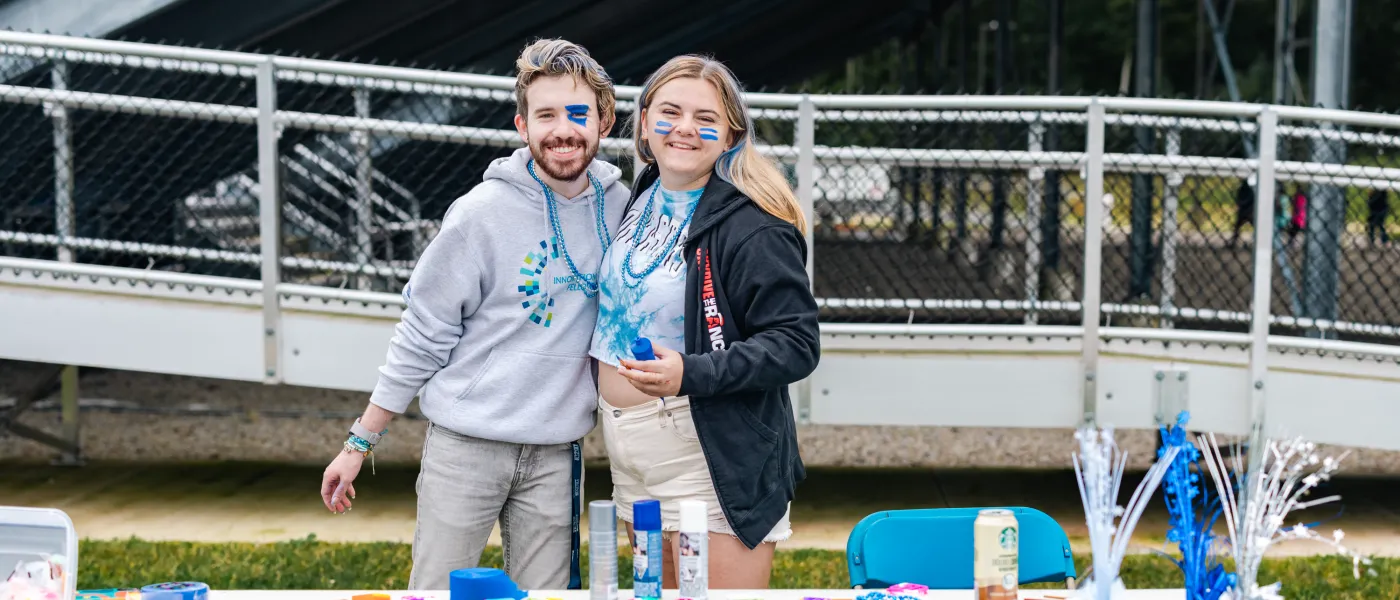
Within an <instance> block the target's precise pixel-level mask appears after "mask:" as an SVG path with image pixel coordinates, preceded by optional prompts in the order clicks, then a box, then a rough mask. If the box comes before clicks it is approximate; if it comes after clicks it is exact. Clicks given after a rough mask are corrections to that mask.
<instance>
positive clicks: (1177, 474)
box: [1157, 411, 1235, 600]
mask: <svg viewBox="0 0 1400 600" xmlns="http://www.w3.org/2000/svg"><path fill="white" fill-rule="evenodd" d="M1190 419H1191V415H1190V413H1188V412H1186V411H1182V412H1181V414H1179V415H1177V417H1176V424H1175V425H1174V426H1173V425H1163V426H1162V427H1161V428H1160V430H1159V431H1160V433H1161V436H1162V446H1161V448H1160V449H1158V450H1157V457H1158V458H1159V459H1161V458H1164V457H1165V456H1166V454H1167V451H1168V450H1170V449H1172V448H1176V449H1177V450H1178V451H1177V453H1176V459H1175V460H1173V461H1172V462H1171V464H1170V465H1169V466H1168V467H1167V472H1166V475H1165V476H1164V477H1163V479H1162V496H1163V499H1164V500H1165V501H1166V504H1167V513H1168V514H1170V515H1171V521H1170V523H1171V525H1170V529H1168V531H1167V542H1168V543H1173V542H1174V543H1176V545H1177V548H1178V549H1179V550H1180V551H1181V558H1180V559H1177V558H1175V557H1171V556H1168V558H1170V559H1171V560H1172V562H1174V563H1176V566H1177V567H1178V568H1180V569H1181V574H1182V576H1183V578H1184V579H1185V588H1186V600H1219V598H1221V596H1222V595H1224V594H1225V593H1226V591H1228V590H1229V589H1230V588H1231V587H1233V586H1234V584H1235V574H1234V573H1227V572H1226V571H1225V565H1223V564H1221V563H1220V561H1219V557H1218V552H1217V543H1216V542H1217V541H1218V540H1217V536H1216V535H1215V534H1214V533H1213V532H1212V529H1213V528H1214V527H1215V524H1216V522H1217V521H1218V520H1219V519H1220V516H1221V514H1222V513H1223V511H1222V510H1221V507H1220V497H1219V495H1218V494H1216V493H1215V492H1214V491H1213V490H1212V488H1211V487H1209V486H1208V485H1207V482H1206V480H1205V477H1204V475H1205V473H1206V467H1205V466H1203V465H1201V464H1200V460H1201V452H1200V450H1197V449H1196V445H1195V444H1193V443H1192V441H1191V439H1189V438H1188V437H1187V435H1186V423H1187V422H1188V421H1189V420H1190Z"/></svg>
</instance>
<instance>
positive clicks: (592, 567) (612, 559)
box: [588, 500, 617, 600]
mask: <svg viewBox="0 0 1400 600" xmlns="http://www.w3.org/2000/svg"><path fill="white" fill-rule="evenodd" d="M588 590H589V600H617V507H616V506H614V505H613V503H612V501H611V500H594V501H592V502H589V503H588Z"/></svg>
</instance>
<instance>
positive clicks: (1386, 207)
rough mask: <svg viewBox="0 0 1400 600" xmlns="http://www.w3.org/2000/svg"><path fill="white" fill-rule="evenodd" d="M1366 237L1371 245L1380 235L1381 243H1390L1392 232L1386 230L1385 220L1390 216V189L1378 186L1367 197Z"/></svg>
mask: <svg viewBox="0 0 1400 600" xmlns="http://www.w3.org/2000/svg"><path fill="white" fill-rule="evenodd" d="M1366 209H1367V210H1366V239H1367V240H1369V241H1370V242H1371V245H1373V246H1374V245H1375V244H1376V238H1377V237H1380V239H1381V243H1382V244H1385V245H1387V246H1389V245H1390V234H1389V233H1387V232H1386V230H1385V221H1386V219H1388V218H1390V190H1387V189H1384V188H1376V189H1374V190H1372V191H1371V196H1370V197H1369V198H1367V199H1366Z"/></svg>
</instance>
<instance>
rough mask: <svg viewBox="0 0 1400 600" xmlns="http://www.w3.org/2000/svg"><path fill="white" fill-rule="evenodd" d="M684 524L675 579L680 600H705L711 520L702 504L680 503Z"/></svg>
mask: <svg viewBox="0 0 1400 600" xmlns="http://www.w3.org/2000/svg"><path fill="white" fill-rule="evenodd" d="M679 504H680V511H681V523H680V532H678V533H679V541H680V544H679V546H680V548H679V553H678V554H677V556H676V562H677V563H678V564H677V565H676V578H677V579H679V580H680V581H679V584H680V585H679V586H678V587H680V597H681V598H688V599H690V600H706V599H707V598H708V597H709V595H710V527H709V525H710V519H709V511H708V510H707V507H706V506H705V501H703V500H682V501H680V503H679Z"/></svg>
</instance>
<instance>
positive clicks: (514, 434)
mask: <svg viewBox="0 0 1400 600" xmlns="http://www.w3.org/2000/svg"><path fill="white" fill-rule="evenodd" d="M516 67H517V69H518V74H517V76H516V81H515V98H516V116H515V127H516V130H517V131H518V132H519V134H520V139H521V140H522V141H523V142H524V143H525V147H523V148H519V149H517V150H515V151H514V152H513V153H512V154H511V155H510V156H507V157H503V158H498V159H496V160H495V161H493V162H492V163H491V164H490V166H488V167H487V169H486V172H485V174H484V177H483V180H484V181H483V182H482V183H480V184H478V185H477V186H476V187H474V188H473V189H472V190H471V191H470V192H468V193H467V194H466V195H465V196H463V197H461V198H459V199H458V200H457V201H456V202H454V203H453V204H452V206H451V207H450V208H448V210H447V214H446V216H444V217H443V224H442V229H441V231H439V232H438V234H437V235H436V236H435V237H434V238H433V240H432V242H431V243H430V244H429V245H428V247H427V249H426V250H425V251H424V252H423V255H422V256H421V257H420V258H419V259H418V263H417V265H416V266H415V267H414V269H413V274H412V276H411V277H410V278H409V281H408V284H407V285H406V286H404V289H403V298H404V302H405V303H406V305H407V307H406V308H405V310H404V312H403V317H402V319H401V320H400V322H399V324H398V325H397V326H396V328H395V330H394V336H393V339H392V340H391V341H390V344H389V351H388V356H387V358H386V362H385V364H384V366H383V367H381V368H380V371H379V383H378V385H376V386H375V388H374V392H373V394H372V395H371V396H370V399H369V402H370V403H369V406H368V407H367V408H366V409H365V412H364V415H363V416H361V417H360V418H359V419H357V420H356V421H355V423H354V425H353V426H352V427H351V429H350V437H349V439H348V440H347V441H346V442H345V447H344V449H343V450H342V451H341V452H340V454H339V455H337V456H336V457H335V460H334V461H332V462H331V464H330V466H328V467H327V468H326V471H325V474H324V476H323V478H322V481H321V497H322V500H323V502H324V503H325V505H326V507H327V508H329V509H330V510H331V511H333V512H336V513H344V511H348V510H350V508H351V500H353V499H354V498H355V486H354V483H355V480H356V476H357V475H358V474H359V472H360V469H361V467H362V466H363V464H364V459H365V457H366V456H367V455H369V454H370V452H371V451H372V450H373V448H374V445H375V444H376V443H378V441H379V439H380V438H381V437H382V436H384V435H386V434H387V431H388V430H387V426H388V424H389V421H390V419H391V418H392V417H393V416H394V415H395V414H400V413H402V412H404V410H406V409H407V408H408V405H409V403H410V402H411V401H412V400H413V397H414V396H415V395H419V404H420V406H421V408H422V412H423V416H425V417H427V419H428V420H429V423H430V424H429V425H428V431H427V439H426V440H425V441H424V442H423V458H422V467H421V471H420V473H419V476H418V483H417V492H418V516H417V523H416V531H415V533H414V538H413V570H412V573H411V574H410V576H409V583H408V586H409V588H410V589H414V590H422V589H430V590H445V589H448V588H449V587H450V582H449V574H450V573H451V572H452V571H454V570H457V569H463V568H471V567H475V566H477V563H478V561H479V560H480V557H481V553H482V550H483V548H484V547H485V546H486V542H487V540H488V539H489V537H490V535H491V530H492V528H493V526H494V525H495V524H496V522H497V520H499V521H500V523H501V542H502V546H503V547H504V548H503V549H504V552H505V568H506V571H507V573H509V575H510V576H511V577H512V578H513V579H514V580H515V581H516V582H517V583H518V584H520V586H521V587H522V588H524V589H563V588H566V587H568V588H578V587H579V584H580V573H579V564H578V549H579V539H578V529H577V525H578V518H579V511H580V505H581V502H580V498H578V497H577V494H578V493H579V488H580V483H581V477H582V470H581V458H582V457H581V453H580V451H579V442H578V441H579V440H580V439H581V438H582V437H583V436H584V435H585V434H587V433H588V432H589V431H590V430H592V429H593V427H594V425H595V423H596V421H595V418H596V412H595V411H596V410H597V385H596V383H595V380H594V378H593V374H592V372H591V362H592V361H590V360H589V358H588V346H589V342H590V340H591V338H592V334H593V325H594V321H595V320H596V319H597V317H598V303H597V277H596V274H597V268H598V264H599V261H600V260H601V259H602V257H603V253H604V252H605V251H606V250H607V247H608V245H609V243H610V242H611V239H612V233H611V232H613V231H615V230H616V228H617V225H618V221H619V219H620V218H621V216H622V208H623V205H624V204H625V203H626V202H627V198H628V191H627V188H626V187H625V186H624V185H623V184H622V183H621V181H620V180H621V177H622V172H621V170H619V169H618V168H617V167H615V166H613V165H611V164H608V163H606V162H602V161H598V160H595V158H594V157H595V156H596V155H597V153H598V147H599V140H600V138H602V137H605V136H607V134H608V132H609V131H610V130H611V129H612V126H613V121H614V114H615V113H614V106H615V103H616V99H615V96H614V91H613V84H612V81H611V79H609V77H608V75H607V73H606V72H605V71H604V70H603V68H602V67H600V66H599V65H598V63H597V62H595V61H594V60H593V59H592V58H591V57H590V56H589V54H588V52H587V51H586V50H584V49H583V48H582V47H580V46H578V45H576V44H572V43H570V42H567V41H564V40H540V41H537V42H534V43H532V44H530V45H529V46H527V47H526V48H525V49H524V51H523V52H521V54H520V57H519V59H518V60H517V62H516ZM420 391H421V394H420Z"/></svg>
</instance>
